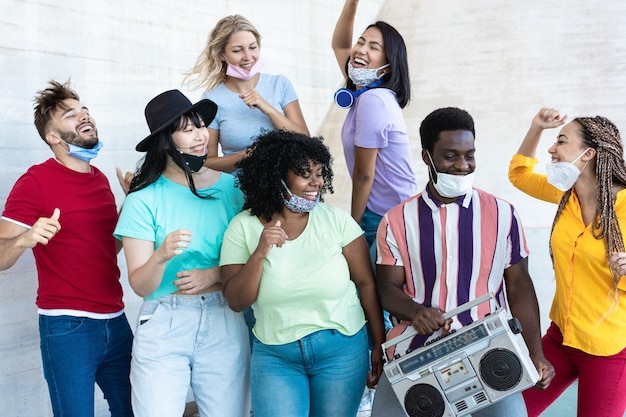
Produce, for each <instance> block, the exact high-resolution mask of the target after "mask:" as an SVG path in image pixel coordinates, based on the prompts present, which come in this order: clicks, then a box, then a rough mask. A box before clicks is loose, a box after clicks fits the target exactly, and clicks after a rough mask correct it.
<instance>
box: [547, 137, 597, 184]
mask: <svg viewBox="0 0 626 417" xmlns="http://www.w3.org/2000/svg"><path fill="white" fill-rule="evenodd" d="M589 149H590V148H587V149H585V150H584V151H583V152H582V153H581V154H580V155H578V156H577V157H576V159H574V160H573V161H572V162H553V163H550V164H547V165H546V174H547V176H548V182H549V183H550V184H552V185H553V186H555V187H556V188H558V189H559V190H561V191H563V192H565V191H567V190H569V189H570V188H572V187H573V186H574V184H575V183H576V180H577V179H578V177H579V176H580V173H581V172H582V169H578V167H577V166H576V165H575V163H576V161H578V160H579V159H580V158H582V156H583V155H584V154H585V152H587V151H588V150H589ZM588 163H589V161H587V162H585V165H584V166H583V169H585V167H586V166H587V164H588Z"/></svg>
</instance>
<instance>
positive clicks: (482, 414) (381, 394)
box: [372, 372, 528, 417]
mask: <svg viewBox="0 0 626 417" xmlns="http://www.w3.org/2000/svg"><path fill="white" fill-rule="evenodd" d="M501 416H506V417H528V413H527V412H526V405H525V404H524V397H522V393H521V392H518V393H515V394H512V395H510V396H508V397H506V398H504V399H502V400H500V401H498V402H495V403H493V404H492V405H490V406H488V407H485V408H483V409H480V410H478V411H474V412H473V413H472V417H501ZM372 417H406V414H405V413H404V410H403V409H402V406H401V405H400V402H399V401H398V397H396V394H395V392H394V391H393V388H392V387H391V384H390V383H389V379H387V374H385V373H384V372H383V374H382V375H381V377H380V380H379V381H378V386H377V387H376V394H375V395H374V403H373V404H372Z"/></svg>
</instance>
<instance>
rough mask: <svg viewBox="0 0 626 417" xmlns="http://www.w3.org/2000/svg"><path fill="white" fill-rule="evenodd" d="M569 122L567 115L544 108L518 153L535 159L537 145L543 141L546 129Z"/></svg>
mask: <svg viewBox="0 0 626 417" xmlns="http://www.w3.org/2000/svg"><path fill="white" fill-rule="evenodd" d="M565 120H567V115H561V113H560V112H559V111H558V110H556V109H552V108H549V107H544V108H542V109H541V110H539V113H537V114H536V115H535V117H533V120H532V122H531V124H530V128H529V129H528V132H527V133H526V136H525V137H524V140H523V141H522V144H521V145H520V147H519V149H518V150H517V153H519V154H521V155H524V156H527V157H529V158H534V157H535V153H536V151H537V145H538V144H539V140H540V139H541V133H543V131H544V129H552V128H555V127H559V126H561V125H562V124H563V123H565Z"/></svg>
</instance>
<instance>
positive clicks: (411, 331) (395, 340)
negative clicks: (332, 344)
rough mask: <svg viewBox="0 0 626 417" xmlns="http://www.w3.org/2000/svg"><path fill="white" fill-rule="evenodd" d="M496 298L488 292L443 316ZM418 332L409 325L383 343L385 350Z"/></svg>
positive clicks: (450, 316) (446, 317) (448, 317)
mask: <svg viewBox="0 0 626 417" xmlns="http://www.w3.org/2000/svg"><path fill="white" fill-rule="evenodd" d="M492 298H493V299H494V300H496V297H495V296H494V295H493V293H492V292H488V293H487V294H484V295H481V296H480V297H478V298H474V299H473V300H471V301H468V302H467V303H465V304H463V305H460V306H458V307H457V308H454V309H452V310H450V311H446V312H445V313H443V318H444V319H446V320H448V319H450V318H452V317H454V316H456V315H457V314H459V313H462V312H464V311H466V310H469V309H470V308H473V307H476V306H477V305H479V304H482V303H484V302H485V301H488V300H490V299H492ZM496 304H497V300H496ZM416 334H417V331H416V330H415V329H414V328H413V326H409V329H408V330H407V331H406V332H404V333H403V334H401V335H399V336H397V337H394V338H393V339H391V340H388V341H387V342H386V343H383V350H385V349H389V348H390V347H392V346H395V345H397V344H398V343H400V342H402V341H403V340H406V339H408V338H409V337H413V336H415V335H416Z"/></svg>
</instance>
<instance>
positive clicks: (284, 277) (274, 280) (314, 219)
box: [220, 203, 365, 345]
mask: <svg viewBox="0 0 626 417" xmlns="http://www.w3.org/2000/svg"><path fill="white" fill-rule="evenodd" d="M262 230H263V225H262V224H261V222H260V221H259V219H258V218H257V217H256V216H252V215H250V211H249V210H246V211H244V212H242V213H239V214H238V215H237V216H235V218H234V219H233V220H232V221H231V223H230V225H229V226H228V229H227V230H226V233H225V235H224V242H223V244H222V252H221V256H220V265H233V264H245V263H246V262H247V261H248V259H249V258H250V255H251V254H252V252H254V250H255V249H256V247H257V246H258V244H259V237H260V236H261V232H262ZM362 234H363V231H362V230H361V228H360V227H359V225H358V224H357V223H356V222H355V221H354V220H353V219H352V217H350V215H349V214H348V213H347V212H345V211H344V210H341V209H338V208H336V207H333V206H329V205H326V204H323V203H319V204H318V205H317V206H316V207H315V208H314V209H313V210H312V211H311V213H310V214H309V221H308V223H307V225H306V227H305V229H304V231H303V232H302V234H301V235H300V236H298V238H297V239H294V240H288V241H287V242H286V243H285V244H284V245H283V246H282V247H280V248H279V247H274V248H273V249H272V251H271V253H270V255H269V256H268V257H267V258H266V259H265V262H264V265H263V275H262V277H261V285H260V288H259V294H258V296H257V299H256V301H255V302H254V304H252V309H253V310H254V316H255V317H256V324H255V326H254V329H253V332H254V335H255V336H256V337H257V338H258V339H259V340H260V341H261V342H263V343H265V344H268V345H280V344H285V343H290V342H293V341H296V340H299V339H301V338H302V337H304V336H306V335H308V334H311V333H313V332H316V331H318V330H323V329H336V330H337V331H339V332H340V333H342V334H345V335H348V336H351V335H354V334H356V333H357V332H358V331H359V330H360V329H361V328H362V327H363V325H364V324H365V315H364V313H363V309H362V308H361V303H360V301H359V297H358V295H357V290H356V286H355V285H354V283H353V282H352V281H351V280H350V271H349V269H348V263H347V261H346V258H345V257H344V256H343V254H342V248H343V247H344V246H346V245H347V244H349V243H350V242H352V241H353V240H354V239H356V238H358V237H359V236H360V235H362Z"/></svg>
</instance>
